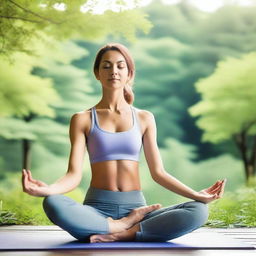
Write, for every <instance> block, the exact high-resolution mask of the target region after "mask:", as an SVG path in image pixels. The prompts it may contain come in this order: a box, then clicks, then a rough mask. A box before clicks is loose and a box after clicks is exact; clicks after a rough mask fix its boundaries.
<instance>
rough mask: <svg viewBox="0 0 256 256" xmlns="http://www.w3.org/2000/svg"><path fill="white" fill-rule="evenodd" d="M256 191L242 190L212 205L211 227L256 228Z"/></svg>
mask: <svg viewBox="0 0 256 256" xmlns="http://www.w3.org/2000/svg"><path fill="white" fill-rule="evenodd" d="M255 197H256V189H255V188H241V189H238V190H237V191H235V192H229V193H226V195H225V196H224V197H223V198H222V199H220V200H218V201H215V202H213V203H211V204H210V216H209V220H208V222H207V223H206V226H209V227H229V228H233V227H256V201H255Z"/></svg>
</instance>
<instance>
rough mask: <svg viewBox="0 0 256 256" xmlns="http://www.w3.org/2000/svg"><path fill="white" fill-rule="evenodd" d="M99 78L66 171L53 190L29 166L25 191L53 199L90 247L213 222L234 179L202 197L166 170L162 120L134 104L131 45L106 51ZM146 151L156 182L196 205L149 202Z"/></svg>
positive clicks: (97, 67)
mask: <svg viewBox="0 0 256 256" xmlns="http://www.w3.org/2000/svg"><path fill="white" fill-rule="evenodd" d="M94 74H95V77H96V79H97V80H99V81H100V83H101V87H102V98H101V99H100V101H99V102H98V103H97V104H96V105H95V106H93V107H92V108H90V109H88V110H84V111H81V112H78V113H75V114H74V115H73V116H72V118H71V121H70V141H71V151H70V157H69V164H68V170H67V172H66V174H65V175H64V176H63V177H62V178H60V179H59V180H57V181H56V182H55V183H53V184H51V185H47V184H45V183H44V182H42V181H39V180H35V179H33V177H32V175H31V172H30V170H25V169H24V170H23V171H22V172H23V173H22V184H23V190H24V192H26V193H28V194H30V195H33V196H42V197H45V198H44V201H43V208H44V211H45V213H46V215H47V216H48V218H49V219H50V220H51V221H52V222H53V223H54V224H56V225H58V226H59V227H61V228H62V229H64V230H66V231H67V232H69V233H70V234H71V235H72V236H74V237H75V238H77V239H79V240H82V241H87V242H93V243H94V242H110V241H167V240H171V239H173V238H177V237H179V236H182V235H184V234H186V233H188V232H191V231H193V230H195V229H197V228H199V227H200V226H202V225H203V224H204V223H205V222H206V220H207V218H208V208H207V204H208V203H210V202H212V201H214V200H216V199H218V198H220V197H221V196H222V194H223V192H224V187H225V182H226V180H219V181H217V182H216V183H215V184H214V185H212V186H210V187H209V188H207V189H203V190H201V191H199V192H197V191H194V190H193V189H191V188H189V187H188V186H186V185H185V184H183V183H182V182H180V181H179V180H177V179H176V178H174V177H173V176H172V175H170V174H169V173H168V172H166V171H165V168H164V166H163V163H162V160H161V156H160V153H159V149H158V146H157V130H156V123H155V119H154V115H153V114H152V113H151V112H149V111H146V110H142V109H138V108H136V107H134V106H133V100H134V94H133V92H132V85H133V80H134V75H135V66H134V61H133V59H132V56H131V55H130V53H129V51H128V49H127V48H126V47H125V46H124V45H121V44H117V43H113V44H108V45H105V46H104V47H102V48H101V49H100V50H99V51H98V53H97V56H96V58H95V62H94ZM142 148H143V150H144V154H145V158H146V161H147V164H148V168H149V170H150V174H151V176H152V179H153V180H154V181H155V182H157V183H158V184H160V185H161V186H163V187H164V188H166V189H168V190H170V191H172V192H174V193H177V194H179V195H182V196H184V197H186V198H189V199H191V200H189V201H188V202H185V203H182V204H177V205H172V206H169V207H162V206H161V205H160V204H153V205H147V204H146V201H145V198H144V196H143V192H142V191H141V185H140V178H139V156H140V151H141V149H142ZM85 150H87V152H88V154H89V159H90V164H91V172H92V179H91V182H90V187H89V188H88V191H87V193H86V196H85V199H84V202H83V203H77V202H75V201H74V200H72V199H71V198H69V197H67V196H64V195H63V194H64V193H66V192H69V191H71V190H73V189H75V188H76V187H77V186H78V185H79V183H80V181H81V177H82V163H83V158H84V154H85Z"/></svg>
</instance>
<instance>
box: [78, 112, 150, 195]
mask: <svg viewBox="0 0 256 256" xmlns="http://www.w3.org/2000/svg"><path fill="white" fill-rule="evenodd" d="M146 112H147V111H144V110H138V111H137V117H138V121H139V124H140V129H141V136H143V134H144V132H145V130H146V126H147V124H146V121H145V120H146V115H147V113H146ZM80 114H81V115H82V116H83V117H82V118H83V119H84V122H83V124H84V128H83V130H84V131H85V137H86V138H87V136H88V134H89V132H90V128H91V110H86V111H83V112H80ZM97 116H98V121H99V125H100V128H101V129H103V130H105V131H109V132H121V131H127V130H129V129H130V128H131V126H132V116H131V113H130V112H121V113H111V112H110V111H108V110H98V109H97ZM91 172H92V179H91V184H90V185H91V186H92V187H94V188H99V189H105V190H111V191H132V190H140V189H141V185H140V178H139V163H138V162H136V161H131V160H110V161H103V162H96V163H92V164H91Z"/></svg>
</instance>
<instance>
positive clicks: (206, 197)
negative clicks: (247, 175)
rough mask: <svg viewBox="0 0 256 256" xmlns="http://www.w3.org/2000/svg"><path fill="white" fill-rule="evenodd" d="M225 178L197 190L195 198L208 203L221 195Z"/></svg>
mask: <svg viewBox="0 0 256 256" xmlns="http://www.w3.org/2000/svg"><path fill="white" fill-rule="evenodd" d="M226 182H227V180H226V179H224V180H218V181H217V182H216V183H215V184H213V185H212V186H210V187H209V188H206V189H203V190H201V191H199V192H197V200H198V201H201V202H203V203H206V204H207V203H210V202H212V201H214V200H216V199H219V198H221V197H222V196H223V193H224V188H225V185H226Z"/></svg>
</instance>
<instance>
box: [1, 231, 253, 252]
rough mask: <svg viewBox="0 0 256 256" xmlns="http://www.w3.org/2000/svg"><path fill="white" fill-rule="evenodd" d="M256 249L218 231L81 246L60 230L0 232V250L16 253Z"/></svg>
mask: <svg viewBox="0 0 256 256" xmlns="http://www.w3.org/2000/svg"><path fill="white" fill-rule="evenodd" d="M66 249H72V250H76V249H79V250H100V249H105V250H106V249H110V250H122V249H123V250H139V249H142V250H143V249H144V250H146V249H157V250H161V249H164V250H167V249H170V250H171V249H175V250H177V249H183V250H184V249H228V250H231V249H247V250H248V249H255V248H254V246H252V245H250V244H247V243H244V242H243V241H240V240H237V239H233V238H230V237H229V236H227V235H224V234H221V233H217V232H209V231H206V232H192V233H190V234H187V235H184V236H182V237H179V238H176V239H173V240H171V241H169V242H163V243H161V242H111V243H92V244H90V243H83V242H78V241H77V240H75V239H74V238H73V237H72V236H71V235H69V234H68V233H67V232H65V231H61V230H51V231H47V230H36V231H35V230H1V229H0V251H19V250H23V251H24V250H26V251H29V250H66Z"/></svg>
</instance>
